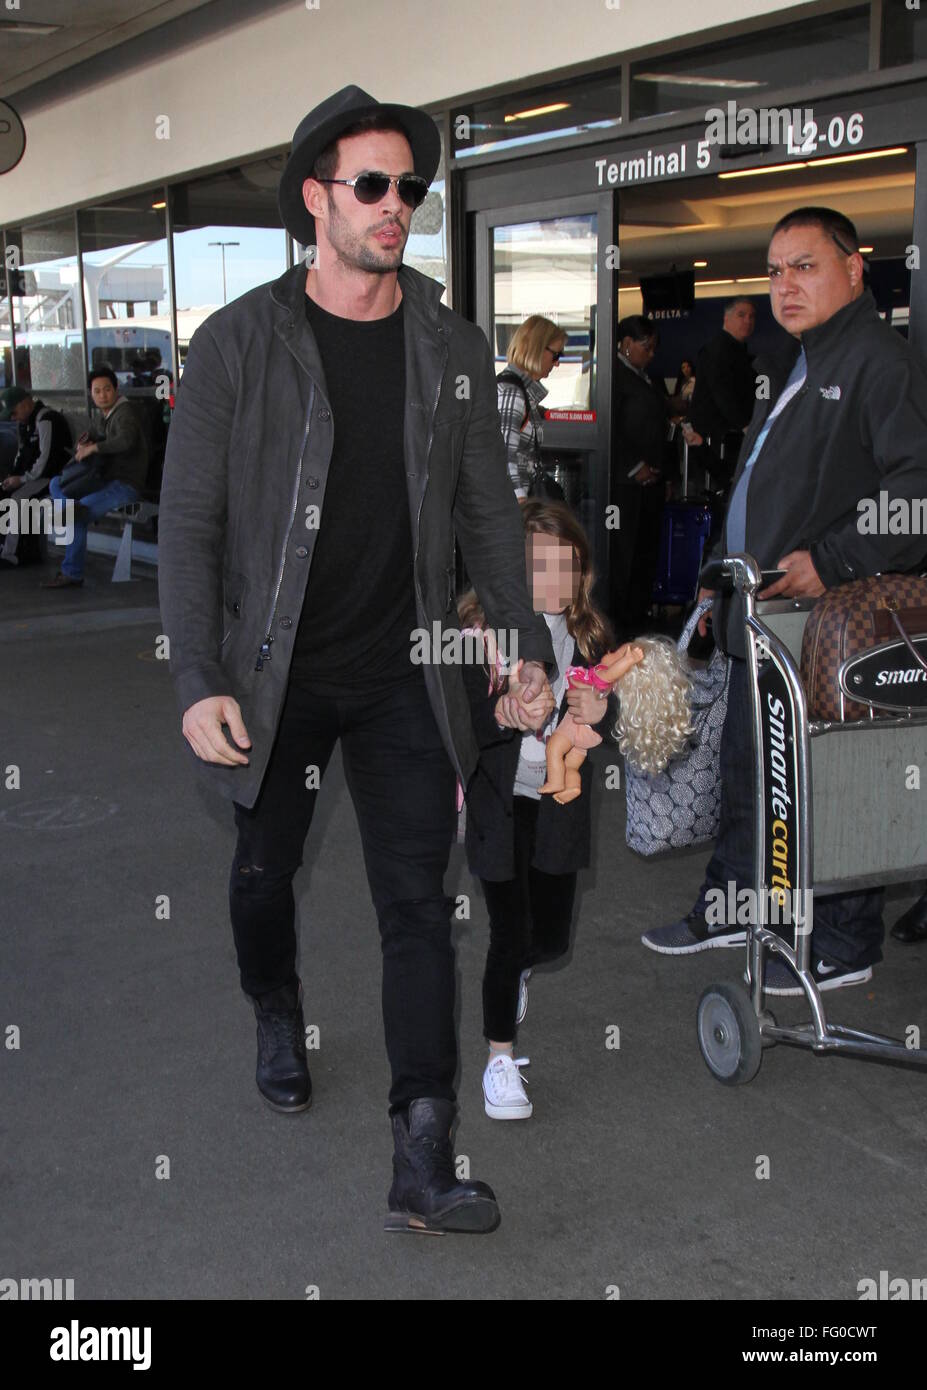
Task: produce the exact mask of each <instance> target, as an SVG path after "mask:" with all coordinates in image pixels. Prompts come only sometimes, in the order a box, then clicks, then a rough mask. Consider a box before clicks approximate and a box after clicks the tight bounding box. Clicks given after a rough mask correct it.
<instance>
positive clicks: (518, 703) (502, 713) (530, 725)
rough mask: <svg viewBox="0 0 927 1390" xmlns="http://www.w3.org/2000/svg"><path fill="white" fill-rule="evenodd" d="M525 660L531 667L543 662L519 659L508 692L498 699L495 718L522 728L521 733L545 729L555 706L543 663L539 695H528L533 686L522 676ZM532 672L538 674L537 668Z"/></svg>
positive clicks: (532, 674) (510, 726)
mask: <svg viewBox="0 0 927 1390" xmlns="http://www.w3.org/2000/svg"><path fill="white" fill-rule="evenodd" d="M526 664H527V665H529V666H531V667H538V666H539V665H540V663H539V662H537V661H531V662H527V663H525V662H522V661H519V662H517V663H516V666H515V670H514V671H513V672H512V674H511V676H509V688H508V691H507V693H506V694H505V695H503V696H501V697H500V699H499V700H498V701H497V702H496V719H497V720H498V721H499V723H501V724H505V725H506V726H507V727H508V728H510V729H519V730H520V731H521V732H522V733H529V732H532V731H535V732H536V731H537V730H538V729H542V728H543V727H544V725H545V724H546V723H547V721H548V719H549V718H550V716H551V713H552V711H553V708H554V695H553V691H552V690H551V688H550V684H549V683H548V680H547V676H546V675H545V674H544V668H543V666H541V667H540V670H541V676H542V680H543V685H542V687H541V689H540V691H539V693H538V694H537V695H535V696H534V697H533V698H531V699H529V698H528V696H529V693H530V692H531V690H532V687H531V686H530V685H528V684H527V683H526V682H524V681H522V680H521V679H520V677H521V676H523V675H524V667H525V665H526ZM531 676H532V678H536V672H535V671H532V672H531Z"/></svg>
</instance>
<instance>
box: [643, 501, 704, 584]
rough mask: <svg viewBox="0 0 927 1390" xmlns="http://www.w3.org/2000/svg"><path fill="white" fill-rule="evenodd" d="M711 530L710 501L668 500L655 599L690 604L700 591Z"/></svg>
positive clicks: (665, 508) (665, 509) (664, 514)
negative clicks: (703, 557)
mask: <svg viewBox="0 0 927 1390" xmlns="http://www.w3.org/2000/svg"><path fill="white" fill-rule="evenodd" d="M710 531H711V508H710V507H709V506H708V504H707V502H701V501H698V500H695V501H691V502H686V501H682V502H668V503H667V504H666V506H665V507H664V509H663V526H662V530H661V533H660V556H659V559H658V561H657V576H656V579H655V580H654V585H653V600H654V603H664V604H665V603H673V604H675V603H679V604H683V605H685V604H689V603H692V602H693V600H694V599H695V596H696V594H697V593H698V576H699V571H700V570H701V568H702V554H703V552H704V550H705V543H706V541H707V540H708V534H709V532H710Z"/></svg>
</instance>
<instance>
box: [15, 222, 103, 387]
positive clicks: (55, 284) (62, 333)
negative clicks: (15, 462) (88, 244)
mask: <svg viewBox="0 0 927 1390" xmlns="http://www.w3.org/2000/svg"><path fill="white" fill-rule="evenodd" d="M6 241H7V248H9V247H10V246H11V245H13V246H17V247H18V250H19V257H18V258H19V262H20V269H19V274H18V276H17V277H15V280H14V283H13V285H12V289H13V294H12V296H11V303H12V317H13V325H12V326H13V343H14V352H15V356H16V383H17V385H18V386H22V387H25V388H26V389H27V390H35V391H41V392H42V393H43V394H44V395H47V396H49V397H51V396H52V395H58V396H61V395H64V394H71V395H73V396H75V398H76V400H77V401H78V402H80V403H81V404H82V403H83V400H84V395H85V391H84V348H83V339H82V335H81V317H82V312H83V311H82V306H81V294H80V281H79V277H78V273H77V245H76V239H75V235H74V215H73V213H70V214H68V215H67V216H66V217H61V218H57V219H55V220H53V221H49V222H40V223H36V224H33V225H32V226H26V227H23V228H22V230H21V231H20V232H18V233H10V232H7V238H6Z"/></svg>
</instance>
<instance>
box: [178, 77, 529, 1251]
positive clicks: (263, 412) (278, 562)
mask: <svg viewBox="0 0 927 1390" xmlns="http://www.w3.org/2000/svg"><path fill="white" fill-rule="evenodd" d="M439 157H440V138H439V135H438V130H437V127H436V126H435V124H434V121H433V120H432V119H431V118H430V117H429V116H426V115H425V114H424V113H422V112H420V111H417V110H415V109H413V108H411V107H405V106H381V105H380V103H378V102H377V101H375V100H374V98H373V97H371V96H370V95H369V94H368V93H366V92H362V91H361V90H360V89H359V88H357V87H346V88H344V89H343V90H342V91H340V92H338V93H336V94H335V95H334V96H333V97H330V98H329V99H328V100H327V101H325V102H323V103H322V104H321V105H320V106H319V107H317V108H316V109H315V110H314V111H312V112H310V113H309V115H308V116H306V118H305V119H304V120H303V121H302V122H301V124H300V126H299V127H298V128H297V131H296V135H295V137H294V143H293V151H292V154H291V156H290V159H289V162H288V164H287V166H286V169H285V170H284V173H283V177H282V179H281V184H280V193H279V203H280V210H281V214H282V218H283V222H284V225H285V226H286V228H287V230H288V231H289V232H290V233H291V235H292V236H293V237H294V238H295V239H296V240H297V241H298V242H299V243H300V244H302V245H304V246H310V245H311V246H316V247H317V251H316V254H315V255H314V256H313V257H312V258H311V261H310V268H309V269H308V271H307V269H306V266H305V264H303V263H299V264H297V265H296V266H294V267H293V268H292V270H289V271H287V272H286V273H285V274H284V275H283V276H281V277H280V279H279V280H278V281H276V282H275V283H274V284H273V285H263V286H260V287H259V288H258V289H256V290H252V291H251V292H250V293H249V294H247V295H244V296H242V298H241V299H239V300H236V301H235V302H234V303H232V304H230V305H228V306H227V307H226V308H224V309H221V310H219V311H218V312H217V313H216V314H214V315H212V316H211V317H210V318H209V319H207V320H206V322H205V323H204V324H203V325H202V327H201V328H199V329H198V330H197V332H196V333H195V334H194V336H193V339H192V341H191V343H190V351H189V354H188V357H187V361H186V366H185V368H184V375H183V380H182V382H181V384H180V390H179V392H178V397H177V407H176V411H175V414H174V419H173V422H172V425H171V432H170V435H169V438H168V446H167V456H166V461H165V472H164V483H163V487H162V492H161V513H160V540H159V550H160V557H159V558H160V564H159V582H160V594H161V608H162V614H163V619H164V625H165V632H166V633H167V634H168V636H169V638H170V642H171V673H172V675H173V677H174V680H175V684H176V688H177V697H178V703H179V705H180V707H181V709H182V710H183V711H184V716H183V732H184V736H185V737H186V739H187V742H188V743H189V744H190V747H191V748H192V749H193V751H194V753H195V754H196V757H197V759H198V760H199V762H198V767H199V768H200V769H201V770H202V772H203V773H204V775H206V776H207V778H208V780H209V782H210V784H211V785H212V786H213V787H214V789H216V790H219V791H222V792H224V793H225V794H226V795H228V796H230V797H231V799H232V800H233V801H234V803H235V822H236V826H237V829H238V844H237V847H236V851H235V857H234V860H233V864H232V872H231V877H230V883H229V899H230V906H231V916H232V929H233V933H234V937H235V944H236V950H237V954H238V964H239V972H240V979H241V984H242V988H243V990H244V992H245V994H247V995H248V996H249V997H250V998H251V999H252V1001H253V1004H254V1010H255V1015H256V1017H257V1023H258V1065H257V1084H258V1089H259V1090H260V1092H261V1094H262V1096H263V1097H264V1099H265V1100H266V1101H267V1103H268V1104H269V1105H271V1106H272V1107H273V1108H275V1109H277V1110H280V1111H288V1112H293V1111H300V1110H305V1109H306V1108H307V1107H308V1106H309V1104H310V1099H311V1084H310V1078H309V1072H308V1068H307V1064H306V1048H305V1025H304V1022H303V1013H302V1005H301V988H300V980H299V977H298V976H297V974H296V948H297V941H296V926H295V903H294V897H293V887H292V883H293V877H294V874H295V872H296V870H297V869H298V868H299V865H300V863H301V861H302V852H303V845H304V842H305V838H306V834H307V832H308V829H309V825H310V822H311V820H312V815H313V810H314V806H315V802H316V797H317V788H318V786H319V783H320V780H321V777H322V776H323V774H324V771H325V768H326V766H327V764H328V761H329V759H330V757H331V754H332V752H333V750H334V746H335V744H336V742H339V741H340V743H341V751H342V759H343V762H344V768H345V777H346V780H347V784H348V788H349V791H350V793H351V797H352V800H353V802H354V806H355V809H356V812H357V816H358V821H359V825H360V831H361V839H362V842H363V850H364V862H365V867H366V870H367V879H368V884H369V886H370V890H371V896H372V898H373V901H374V906H375V908H376V912H377V918H378V922H379V927H380V936H381V943H382V950H383V1022H384V1030H385V1033H386V1046H387V1052H388V1055H389V1060H390V1064H391V1070H392V1087H391V1090H390V1115H391V1120H392V1128H393V1141H394V1148H395V1155H394V1160H393V1162H394V1182H393V1187H392V1189H391V1191H390V1194H389V1199H388V1204H389V1215H388V1217H387V1229H390V1230H433V1231H461V1230H472V1231H487V1230H491V1229H493V1228H494V1226H495V1225H496V1224H497V1223H498V1219H499V1216H498V1209H497V1206H496V1202H495V1198H494V1196H493V1193H492V1191H491V1190H490V1189H489V1188H488V1187H487V1186H486V1184H485V1183H479V1182H471V1181H465V1182H463V1181H460V1180H459V1179H458V1178H457V1175H456V1172H455V1166H454V1157H453V1150H452V1148H451V1143H450V1129H451V1124H452V1120H453V1117H454V1113H455V1105H454V1102H455V1093H454V1076H455V1071H456V1067H457V1046H456V1037H455V1028H454V996H455V978H454V952H453V946H452V941H451V922H450V919H451V912H452V910H453V906H454V904H453V900H452V899H450V898H448V897H447V896H446V895H445V893H444V887H443V880H444V873H445V870H446V867H447V863H448V857H449V854H450V844H451V840H452V838H453V836H454V833H455V828H456V799H455V772H456V773H457V775H458V777H459V779H460V781H461V783H462V784H463V785H464V786H466V785H467V784H468V783H469V781H470V778H471V776H472V774H473V772H474V770H475V766H476V761H477V747H476V741H475V738H474V735H473V729H472V724H471V720H470V711H469V703H468V700H467V695H466V691H465V689H464V684H463V677H462V673H461V669H460V666H459V664H454V663H453V662H448V661H446V660H445V661H442V657H441V654H440V652H438V651H436V650H435V648H434V647H433V646H432V647H431V651H430V657H428V656H426V657H425V658H424V660H425V664H416V658H415V656H414V654H413V653H414V651H415V650H418V649H419V646H418V639H417V633H419V631H420V630H421V631H424V633H425V635H426V637H427V638H428V639H429V640H430V639H431V638H432V634H433V631H434V628H437V629H438V630H439V633H440V631H441V629H442V628H443V627H444V626H445V625H447V623H448V622H450V624H451V625H452V626H453V625H454V618H453V616H451V615H452V614H453V607H454V536H455V532H456V535H457V537H458V538H459V540H460V544H461V549H462V551H463V556H464V559H465V561H466V563H467V568H468V570H469V572H470V574H471V575H472V577H473V580H474V583H475V584H476V585H477V586H478V588H479V592H480V597H481V599H482V601H483V604H484V606H485V608H486V610H487V617H488V619H489V621H490V622H491V624H492V626H493V627H494V628H496V629H497V630H499V631H505V632H506V633H508V634H511V636H512V638H513V641H514V638H515V634H517V642H518V655H519V657H520V658H523V659H524V662H525V665H524V667H523V673H522V674H523V678H524V690H523V692H522V693H523V698H524V700H525V702H526V703H527V704H533V703H535V701H536V699H539V698H540V697H541V696H542V695H543V691H544V689H545V688H546V676H545V667H546V666H547V665H550V664H552V662H553V651H552V648H551V644H550V637H549V634H548V632H547V629H546V627H545V625H544V623H543V622H542V620H540V619H538V618H536V617H535V615H534V613H533V611H532V608H531V603H530V599H529V597H528V591H527V585H526V575H525V547H524V532H523V529H522V524H521V518H520V516H519V509H518V504H517V503H516V501H515V497H514V494H513V492H512V489H511V486H510V484H509V480H508V473H507V470H506V466H505V446H504V444H503V440H502V435H501V433H500V430H499V413H498V408H497V405H496V389H495V377H494V373H493V369H492V359H491V355H490V352H489V346H488V344H487V342H486V339H485V337H484V336H483V334H482V333H481V332H480V330H479V329H478V328H477V327H476V326H475V325H473V324H469V323H466V322H465V321H464V320H463V319H461V318H459V317H458V315H456V314H453V313H451V312H450V311H449V310H447V309H446V308H444V307H443V306H442V305H441V304H440V299H441V294H442V287H441V286H440V285H439V284H437V283H436V282H435V281H433V280H429V279H427V278H426V277H425V276H422V275H419V274H418V273H417V272H416V271H414V270H412V269H410V268H409V267H406V266H403V265H402V253H403V249H404V247H405V244H406V240H407V238H408V235H409V226H410V222H411V217H412V211H413V209H414V207H416V206H418V204H419V203H420V202H421V201H422V199H423V198H424V196H425V193H426V191H427V187H428V184H429V182H430V181H431V180H432V178H433V177H434V175H435V171H436V169H437V165H438V160H439ZM310 565H311V569H310ZM437 646H439V647H440V646H441V638H440V636H439V639H438V642H437ZM509 652H510V654H511V655H512V656H513V659H514V652H512V650H511V648H509ZM544 717H546V715H545V716H544ZM539 722H543V717H540V716H539ZM226 729H227V731H228V732H227V734H226V732H225V731H226ZM358 1026H359V1027H362V1028H363V1027H365V1026H366V1025H365V1024H364V1023H363V1022H360V1023H359V1025H358Z"/></svg>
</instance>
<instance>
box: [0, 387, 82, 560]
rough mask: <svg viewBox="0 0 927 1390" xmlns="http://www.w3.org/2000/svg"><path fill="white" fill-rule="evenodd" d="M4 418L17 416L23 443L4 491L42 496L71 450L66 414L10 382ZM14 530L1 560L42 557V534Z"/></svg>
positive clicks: (17, 497) (3, 398) (3, 397)
mask: <svg viewBox="0 0 927 1390" xmlns="http://www.w3.org/2000/svg"><path fill="white" fill-rule="evenodd" d="M0 420H15V422H16V425H17V427H18V435H19V447H18V449H17V451H16V457H15V458H14V459H13V462H12V464H11V465H10V471H9V474H8V476H7V477H5V478H4V479H3V480H2V482H0V495H2V496H3V497H4V498H9V499H10V501H13V502H25V501H27V500H28V499H29V498H32V497H40V496H42V494H43V493H44V492H46V491H47V489H48V483H49V479H50V478H51V477H52V476H53V475H54V474H55V473H60V472H61V469H62V468H63V467H64V465H65V463H66V462H67V459H68V455H69V454H70V451H71V432H70V430H69V429H68V423H67V421H66V420H65V418H64V416H63V415H62V414H61V412H60V411H58V410H52V408H51V407H50V406H47V405H46V404H45V402H44V401H40V400H39V399H38V397H37V396H31V395H30V394H29V392H28V391H26V390H24V389H23V388H22V387H21V386H8V387H7V389H6V390H5V391H3V392H0ZM22 529H23V526H22V522H21V521H20V523H19V530H17V531H10V533H9V534H8V535H7V536H6V537H5V538H4V541H3V545H2V547H0V560H2V561H4V562H5V563H6V564H8V565H21V564H29V563H30V562H32V561H34V560H38V559H39V558H40V549H39V537H38V536H25V537H23V536H22V535H21V534H20V532H21V531H22Z"/></svg>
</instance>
